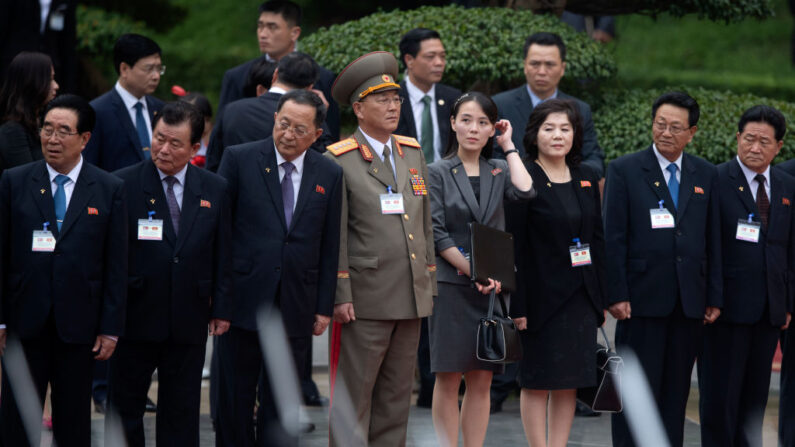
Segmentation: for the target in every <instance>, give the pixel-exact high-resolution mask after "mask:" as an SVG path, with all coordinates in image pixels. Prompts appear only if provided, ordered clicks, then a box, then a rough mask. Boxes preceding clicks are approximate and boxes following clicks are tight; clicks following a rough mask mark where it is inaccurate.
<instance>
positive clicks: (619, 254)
mask: <svg viewBox="0 0 795 447" xmlns="http://www.w3.org/2000/svg"><path fill="white" fill-rule="evenodd" d="M698 117H699V107H698V103H696V100H695V99H693V98H691V97H690V96H688V95H686V94H684V93H680V92H670V93H665V94H664V95H662V96H660V97H659V98H657V100H656V101H655V102H654V105H653V106H652V120H653V121H652V137H653V141H654V143H653V144H652V145H651V147H649V148H648V149H645V150H641V151H639V152H635V153H633V154H629V155H625V156H623V157H619V158H618V159H616V160H614V161H612V162H611V163H610V165H609V167H608V173H607V186H606V187H605V205H604V209H605V213H604V215H605V241H606V245H607V280H608V281H607V291H608V303H609V304H610V307H609V310H610V313H611V314H612V315H613V316H614V317H615V318H617V319H618V320H619V322H618V326H617V328H616V345H617V346H618V349H619V353H620V352H621V350H623V349H631V350H633V351H634V353H635V355H637V356H638V359H639V361H640V364H641V366H642V367H643V370H644V372H645V374H646V378H647V380H648V382H649V386H650V388H651V391H652V394H653V395H654V399H655V401H656V405H657V408H658V410H659V412H660V416H661V418H662V423H663V426H664V428H665V432H666V434H667V436H668V441H669V442H670V445H672V446H678V445H682V441H683V430H684V422H685V407H686V405H687V398H688V394H689V391H690V375H691V372H692V370H693V363H694V361H695V358H696V354H697V353H698V352H699V350H700V348H701V343H702V327H703V324H704V323H712V322H714V321H715V319H717V318H718V316H719V315H720V308H721V307H722V305H723V296H722V289H723V288H722V283H721V280H722V278H721V256H720V255H721V246H720V227H719V225H720V215H719V214H720V207H719V205H720V204H719V202H718V172H717V170H716V169H715V166H713V165H712V164H710V163H709V162H707V161H705V160H703V159H701V158H699V157H696V156H694V155H690V154H687V153H684V148H685V146H687V144H688V143H690V141H691V140H692V139H693V136H694V135H695V133H696V130H697V127H696V124H697V123H698ZM630 317H631V318H630ZM613 445H615V446H626V445H634V444H633V440H632V436H631V435H630V432H629V429H628V426H627V422H626V420H625V416H624V415H623V414H615V415H613Z"/></svg>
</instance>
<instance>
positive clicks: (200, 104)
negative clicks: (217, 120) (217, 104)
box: [177, 92, 213, 119]
mask: <svg viewBox="0 0 795 447" xmlns="http://www.w3.org/2000/svg"><path fill="white" fill-rule="evenodd" d="M177 101H182V102H187V103H188V104H193V106H194V107H196V110H198V111H199V113H201V114H202V118H204V119H211V118H212V117H213V106H212V105H210V100H209V99H207V97H206V96H204V95H202V94H201V93H198V92H190V93H188V94H187V95H185V96H181V97H180V98H179V99H177Z"/></svg>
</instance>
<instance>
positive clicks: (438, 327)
mask: <svg viewBox="0 0 795 447" xmlns="http://www.w3.org/2000/svg"><path fill="white" fill-rule="evenodd" d="M450 122H451V126H452V127H451V135H450V138H449V139H448V146H447V150H446V151H445V154H444V158H443V159H442V160H439V161H438V162H436V163H432V164H431V165H430V166H429V167H428V176H429V179H428V188H429V190H430V198H431V216H432V219H433V238H434V243H435V245H436V266H437V270H436V280H437V282H438V290H439V294H438V296H436V297H434V299H433V314H432V315H431V316H430V317H429V324H428V327H429V340H430V347H431V371H432V372H434V373H435V374H436V383H435V385H434V389H433V405H432V410H433V426H434V429H435V430H436V436H437V438H438V441H439V444H440V445H443V446H448V445H450V446H457V445H458V431H459V425H460V428H461V432H462V434H463V439H464V445H465V446H470V445H471V446H480V445H483V441H484V440H485V438H486V427H487V426H488V423H489V388H490V387H491V377H492V373H493V372H494V371H498V372H500V371H502V365H499V364H495V363H488V362H483V361H479V360H478V359H477V358H476V357H475V340H476V338H477V325H478V321H479V320H480V319H481V318H482V317H483V316H485V315H486V312H487V310H488V303H489V300H488V297H487V296H486V295H488V293H489V291H490V290H491V289H492V288H493V287H496V288H497V291H498V292H499V284H495V282H494V281H490V285H489V286H488V287H483V286H481V285H480V284H478V285H477V286H476V287H477V290H476V289H475V287H473V286H472V281H471V280H470V278H469V260H468V258H467V257H468V255H469V253H470V251H471V249H470V235H469V223H470V222H479V223H481V224H484V225H488V226H490V227H493V228H497V229H500V230H503V229H504V228H505V213H504V211H503V200H504V199H509V200H521V199H529V198H531V197H532V196H533V194H534V191H533V184H532V180H531V178H530V175H529V174H528V173H527V170H526V169H525V167H524V165H523V164H522V160H521V159H520V158H519V155H518V153H517V151H516V150H515V149H514V147H513V143H512V142H511V125H510V123H509V122H508V121H507V120H501V121H497V106H496V105H495V104H494V102H493V101H492V100H491V98H489V97H488V96H486V95H484V94H482V93H478V92H471V93H466V94H464V95H463V96H461V97H460V98H459V99H458V100H457V101H456V102H455V105H454V106H453V111H452V116H451V117H450ZM495 130H499V131H500V132H501V135H500V136H499V137H497V143H498V144H499V145H500V146H501V147H502V148H503V151H505V154H506V158H507V160H491V159H490V157H491V149H492V147H493V141H492V140H493V137H494V131H495ZM462 375H463V377H464V380H465V381H466V385H467V388H466V393H465V394H464V403H463V405H462V406H461V411H460V415H459V410H458V389H459V386H460V384H461V376H462ZM459 422H460V424H459Z"/></svg>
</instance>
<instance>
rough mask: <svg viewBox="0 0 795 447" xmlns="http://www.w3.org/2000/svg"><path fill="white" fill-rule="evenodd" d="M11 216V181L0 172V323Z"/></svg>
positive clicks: (2, 320)
mask: <svg viewBox="0 0 795 447" xmlns="http://www.w3.org/2000/svg"><path fill="white" fill-rule="evenodd" d="M10 218H11V181H10V180H9V178H8V174H7V173H4V174H0V324H6V320H5V312H4V308H5V296H3V291H4V290H5V289H6V285H5V281H6V278H7V277H8V272H6V269H7V268H8V257H9V251H10V250H11V247H10V242H11V241H9V237H10V228H9V223H10V222H9V221H10Z"/></svg>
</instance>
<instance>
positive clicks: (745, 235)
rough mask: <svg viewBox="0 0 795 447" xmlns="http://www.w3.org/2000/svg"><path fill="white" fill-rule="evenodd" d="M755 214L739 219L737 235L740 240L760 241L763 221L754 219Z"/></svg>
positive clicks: (755, 242) (756, 242)
mask: <svg viewBox="0 0 795 447" xmlns="http://www.w3.org/2000/svg"><path fill="white" fill-rule="evenodd" d="M753 217H754V215H753V214H749V215H748V219H747V220H746V219H738V220H737V235H736V236H735V237H736V238H737V240H739V241H746V242H753V243H754V244H758V243H759V233H760V229H761V228H762V224H761V222H754V221H753Z"/></svg>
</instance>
